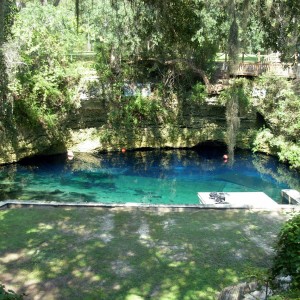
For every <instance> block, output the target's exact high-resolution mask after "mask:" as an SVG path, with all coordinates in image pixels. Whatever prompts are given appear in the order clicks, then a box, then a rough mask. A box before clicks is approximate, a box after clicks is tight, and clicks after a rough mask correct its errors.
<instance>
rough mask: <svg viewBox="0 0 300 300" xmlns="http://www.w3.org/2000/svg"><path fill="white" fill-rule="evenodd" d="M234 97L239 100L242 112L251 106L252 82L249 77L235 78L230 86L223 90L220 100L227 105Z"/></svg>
mask: <svg viewBox="0 0 300 300" xmlns="http://www.w3.org/2000/svg"><path fill="white" fill-rule="evenodd" d="M233 97H234V98H236V99H237V101H238V104H239V108H240V113H243V112H244V111H246V110H247V109H248V108H249V105H250V84H249V81H248V80H247V79H245V78H237V79H234V80H233V81H232V82H231V85H230V87H229V88H227V89H225V90H224V91H222V92H221V94H220V96H219V99H218V100H219V102H220V103H221V104H223V105H226V103H228V101H230V100H231V99H232V98H233Z"/></svg>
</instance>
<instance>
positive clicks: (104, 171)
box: [0, 150, 299, 204]
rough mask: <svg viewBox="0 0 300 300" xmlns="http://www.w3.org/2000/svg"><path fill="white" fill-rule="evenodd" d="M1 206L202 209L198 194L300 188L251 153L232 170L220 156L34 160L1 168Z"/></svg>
mask: <svg viewBox="0 0 300 300" xmlns="http://www.w3.org/2000/svg"><path fill="white" fill-rule="evenodd" d="M0 182H1V183H0V188H1V191H0V200H7V199H14V200H43V201H63V202H103V203H125V202H132V203H150V204H198V198H197V192H211V191H216V192H257V191H260V192H265V193H266V194H267V195H269V196H270V197H271V198H272V199H274V200H275V201H277V202H281V196H280V191H281V189H285V188H296V189H297V188H299V174H297V173H293V172H291V171H289V170H288V168H287V167H286V166H284V165H282V164H279V163H278V161H277V160H276V159H275V158H272V157H267V156H263V155H254V154H252V153H249V152H240V153H237V154H236V157H235V162H234V164H233V165H229V164H228V163H226V162H224V161H223V159H222V154H221V153H219V152H216V153H214V152H210V151H208V152H206V153H205V152H199V151H194V150H168V151H167V150H153V151H133V152H130V151H127V152H125V153H121V152H113V153H106V154H99V155H97V156H92V155H90V154H75V156H74V159H73V160H68V159H67V158H66V157H65V156H52V157H43V158H39V159H38V158H36V159H31V160H29V161H26V162H23V163H22V164H14V165H9V166H3V167H1V168H0Z"/></svg>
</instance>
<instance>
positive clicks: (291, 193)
mask: <svg viewBox="0 0 300 300" xmlns="http://www.w3.org/2000/svg"><path fill="white" fill-rule="evenodd" d="M281 196H282V197H283V198H284V199H286V200H287V201H288V203H289V204H296V205H300V193H299V192H298V191H296V190H293V189H285V190H281Z"/></svg>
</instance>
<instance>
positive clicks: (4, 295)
mask: <svg viewBox="0 0 300 300" xmlns="http://www.w3.org/2000/svg"><path fill="white" fill-rule="evenodd" d="M0 299H1V300H22V299H23V296H22V295H18V294H16V293H15V292H14V291H12V290H6V289H5V286H4V285H3V284H1V283H0Z"/></svg>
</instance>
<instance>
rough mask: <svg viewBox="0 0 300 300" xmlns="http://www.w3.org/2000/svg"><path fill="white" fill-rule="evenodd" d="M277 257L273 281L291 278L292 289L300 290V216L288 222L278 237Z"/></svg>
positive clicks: (273, 268)
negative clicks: (285, 277) (278, 277)
mask: <svg viewBox="0 0 300 300" xmlns="http://www.w3.org/2000/svg"><path fill="white" fill-rule="evenodd" d="M275 251H276V255H275V258H274V263H273V267H272V269H271V274H272V279H275V278H276V277H277V276H291V277H292V283H291V287H292V289H296V290H299V289H300V255H299V253H300V214H297V215H295V216H294V217H293V218H292V219H290V220H289V221H288V222H286V223H285V224H284V225H283V227H282V228H281V231H280V233H279V236H278V241H277V243H276V246H275Z"/></svg>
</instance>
